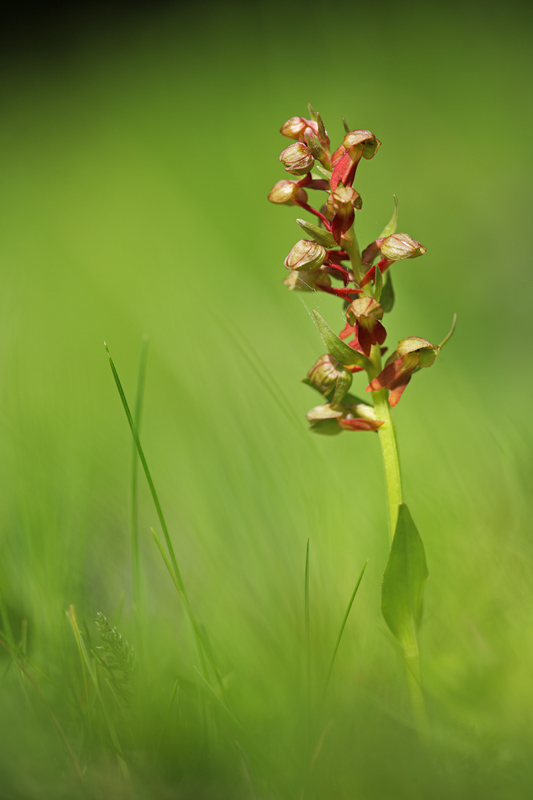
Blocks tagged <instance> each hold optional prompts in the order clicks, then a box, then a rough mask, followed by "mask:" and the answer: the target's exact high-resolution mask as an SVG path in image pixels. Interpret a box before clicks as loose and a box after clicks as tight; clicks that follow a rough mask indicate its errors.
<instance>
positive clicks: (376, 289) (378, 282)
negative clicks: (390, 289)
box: [374, 267, 383, 303]
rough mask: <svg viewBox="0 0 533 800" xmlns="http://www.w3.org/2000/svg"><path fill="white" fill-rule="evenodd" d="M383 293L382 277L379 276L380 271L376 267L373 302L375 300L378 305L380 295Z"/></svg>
mask: <svg viewBox="0 0 533 800" xmlns="http://www.w3.org/2000/svg"><path fill="white" fill-rule="evenodd" d="M382 291H383V275H382V274H381V270H380V269H379V268H378V267H376V271H375V273H374V300H377V302H378V303H379V301H380V299H381V293H382Z"/></svg>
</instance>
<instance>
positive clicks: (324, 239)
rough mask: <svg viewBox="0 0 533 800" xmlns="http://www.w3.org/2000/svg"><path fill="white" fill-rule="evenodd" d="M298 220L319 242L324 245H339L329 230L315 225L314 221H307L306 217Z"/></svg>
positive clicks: (301, 226)
mask: <svg viewBox="0 0 533 800" xmlns="http://www.w3.org/2000/svg"><path fill="white" fill-rule="evenodd" d="M296 222H297V223H298V225H299V226H300V228H302V229H303V230H304V231H305V232H306V233H307V234H308V235H309V236H311V238H312V239H314V241H315V242H317V244H321V245H322V247H337V242H336V241H335V239H334V238H333V235H332V234H331V233H330V232H329V231H326V230H324V228H319V227H318V225H313V223H312V222H307V221H306V220H305V219H297V220H296Z"/></svg>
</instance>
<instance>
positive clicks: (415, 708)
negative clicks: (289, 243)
mask: <svg viewBox="0 0 533 800" xmlns="http://www.w3.org/2000/svg"><path fill="white" fill-rule="evenodd" d="M342 243H343V246H344V248H345V250H346V252H347V253H348V255H349V257H350V262H351V267H352V272H353V276H354V279H355V281H356V282H357V283H360V282H361V280H362V278H363V275H364V268H363V264H362V261H361V254H360V251H359V245H358V244H357V238H356V236H355V231H354V229H353V227H352V228H351V229H350V230H349V231H348V232H347V233H346V234H345V235H344V237H343V242H342ZM363 294H365V295H367V296H370V297H372V296H373V288H372V284H371V283H368V284H367V285H366V286H364V287H363ZM370 360H371V361H372V369H369V370H368V380H369V381H372V380H373V379H374V378H375V377H376V376H377V375H379V373H380V372H381V369H382V364H381V348H380V346H379V345H374V346H373V347H372V350H371V353H370ZM372 399H373V402H374V411H375V414H376V419H380V420H382V421H383V425H381V427H380V428H378V434H379V442H380V445H381V452H382V455H383V466H384V468H385V484H386V487H387V505H388V512H389V514H388V516H389V540H390V543H391V544H392V540H393V539H394V534H395V532H396V523H397V522H398V509H399V506H400V505H401V503H402V502H403V493H402V476H401V472H400V459H399V456H398V445H397V444H396V433H395V430H394V423H393V421H392V414H391V407H390V403H389V398H388V392H387V390H386V389H380V390H379V391H377V392H372ZM402 652H403V658H404V664H405V670H406V677H407V685H408V687H409V697H410V700H411V709H412V714H413V719H414V720H415V722H416V724H417V725H418V727H419V729H420V730H421V731H422V730H424V729H425V728H426V727H427V714H426V705H425V700H424V694H423V691H422V681H421V675H420V654H419V651H418V642H416V637H415V649H413V647H411V648H410V649H409V651H407V650H406V649H405V648H402Z"/></svg>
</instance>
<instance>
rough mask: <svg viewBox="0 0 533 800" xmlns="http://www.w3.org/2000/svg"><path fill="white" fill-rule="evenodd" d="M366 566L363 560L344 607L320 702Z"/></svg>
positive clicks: (326, 688) (326, 689)
mask: <svg viewBox="0 0 533 800" xmlns="http://www.w3.org/2000/svg"><path fill="white" fill-rule="evenodd" d="M367 566H368V561H365V563H364V565H363V569H362V570H361V574H360V575H359V578H358V579H357V583H356V584H355V587H354V590H353V592H352V596H351V597H350V601H349V603H348V607H347V608H346V613H345V614H344V618H343V620H342V623H341V627H340V630H339V635H338V636H337V641H336V642H335V647H334V648H333V655H332V656H331V661H330V664H329V669H328V674H327V677H326V681H325V684H324V691H323V693H322V704H323V703H324V700H325V699H326V694H327V691H328V686H329V681H330V679H331V673H332V672H333V666H334V664H335V659H336V658H337V653H338V651H339V647H340V643H341V639H342V634H343V633H344V628H345V627H346V623H347V622H348V617H349V616H350V611H351V610H352V606H353V602H354V600H355V596H356V594H357V591H358V589H359V586H360V585H361V581H362V580H363V575H364V574H365V570H366V568H367Z"/></svg>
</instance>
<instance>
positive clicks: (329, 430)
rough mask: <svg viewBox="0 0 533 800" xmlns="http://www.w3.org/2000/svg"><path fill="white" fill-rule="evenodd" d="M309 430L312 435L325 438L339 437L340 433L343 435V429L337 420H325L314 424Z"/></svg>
mask: <svg viewBox="0 0 533 800" xmlns="http://www.w3.org/2000/svg"><path fill="white" fill-rule="evenodd" d="M309 430H310V431H311V433H320V434H322V435H323V436H338V434H339V433H342V428H339V426H338V425H337V420H336V419H323V420H320V421H318V422H314V423H313V424H312V425H311V426H310V428H309Z"/></svg>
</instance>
